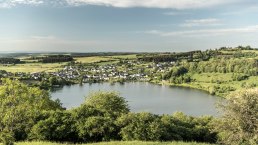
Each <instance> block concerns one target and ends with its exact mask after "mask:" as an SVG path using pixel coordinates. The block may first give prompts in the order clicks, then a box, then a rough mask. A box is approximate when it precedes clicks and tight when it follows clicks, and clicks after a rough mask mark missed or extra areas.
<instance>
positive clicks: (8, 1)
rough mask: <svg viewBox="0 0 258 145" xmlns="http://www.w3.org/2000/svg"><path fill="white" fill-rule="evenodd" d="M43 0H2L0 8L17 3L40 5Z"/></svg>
mask: <svg viewBox="0 0 258 145" xmlns="http://www.w3.org/2000/svg"><path fill="white" fill-rule="evenodd" d="M43 3H44V0H3V1H1V2H0V8H11V7H15V6H17V5H34V6H37V5H40V4H43Z"/></svg>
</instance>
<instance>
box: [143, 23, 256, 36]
mask: <svg viewBox="0 0 258 145" xmlns="http://www.w3.org/2000/svg"><path fill="white" fill-rule="evenodd" d="M255 32H258V25H254V26H246V27H242V28H224V29H199V30H188V31H173V32H164V31H159V30H150V31H146V32H145V33H146V34H154V35H159V36H163V37H168V36H185V37H193V36H197V37H200V36H218V35H232V34H244V33H246V34H253V33H255Z"/></svg>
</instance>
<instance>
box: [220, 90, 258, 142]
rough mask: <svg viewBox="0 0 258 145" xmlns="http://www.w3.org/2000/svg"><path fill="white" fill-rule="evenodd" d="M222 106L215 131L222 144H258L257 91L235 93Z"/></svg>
mask: <svg viewBox="0 0 258 145" xmlns="http://www.w3.org/2000/svg"><path fill="white" fill-rule="evenodd" d="M221 105H222V109H223V112H224V116H223V117H222V119H221V120H218V123H217V126H216V130H217V131H218V132H220V133H219V135H220V137H221V138H220V139H221V140H220V141H221V142H222V143H223V144H248V145H256V144H258V89H257V88H256V89H249V90H244V91H237V92H235V93H233V94H231V95H229V96H228V101H227V102H225V103H224V104H221Z"/></svg>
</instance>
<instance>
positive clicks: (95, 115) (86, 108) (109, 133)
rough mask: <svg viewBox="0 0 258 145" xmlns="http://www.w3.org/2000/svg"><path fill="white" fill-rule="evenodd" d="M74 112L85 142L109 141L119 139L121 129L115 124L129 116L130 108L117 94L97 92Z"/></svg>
mask: <svg viewBox="0 0 258 145" xmlns="http://www.w3.org/2000/svg"><path fill="white" fill-rule="evenodd" d="M72 112H73V115H74V117H75V120H76V126H77V130H78V132H79V137H80V138H81V139H82V140H83V141H109V140H111V139H117V138H118V132H119V128H118V127H117V126H116V124H115V123H114V122H115V120H116V119H117V118H118V117H120V116H121V115H123V114H127V113H128V112H129V107H128V104H127V102H126V101H125V99H124V98H122V97H120V96H119V95H118V94H117V93H116V92H95V93H92V94H91V95H89V96H88V97H87V98H86V101H85V103H83V104H82V105H81V106H80V107H78V108H76V109H74V110H73V111H72Z"/></svg>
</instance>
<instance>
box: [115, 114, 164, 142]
mask: <svg viewBox="0 0 258 145" xmlns="http://www.w3.org/2000/svg"><path fill="white" fill-rule="evenodd" d="M117 124H118V126H119V127H120V128H121V130H120V135H121V137H122V139H123V140H144V141H149V140H153V141H157V140H160V137H161V135H162V134H163V130H164V128H163V126H162V124H161V121H160V117H159V116H158V115H153V114H151V113H145V112H143V113H129V114H125V115H123V116H121V117H120V118H118V120H117Z"/></svg>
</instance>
